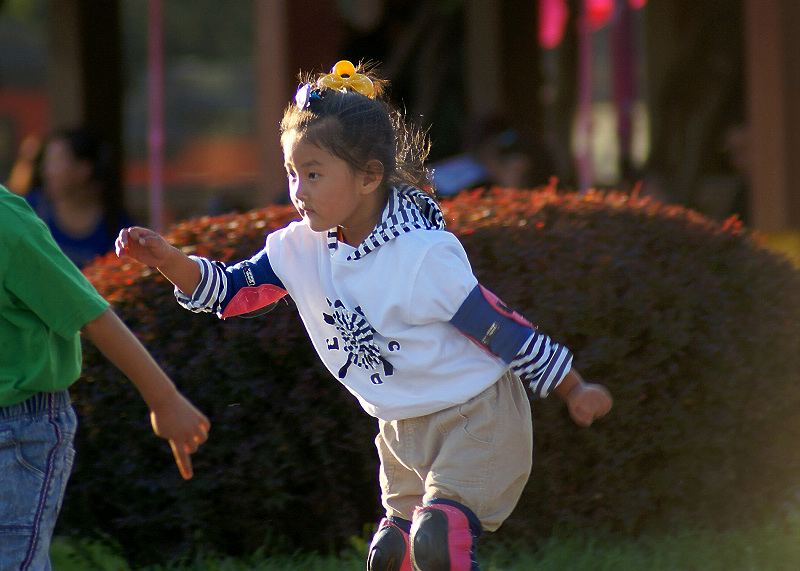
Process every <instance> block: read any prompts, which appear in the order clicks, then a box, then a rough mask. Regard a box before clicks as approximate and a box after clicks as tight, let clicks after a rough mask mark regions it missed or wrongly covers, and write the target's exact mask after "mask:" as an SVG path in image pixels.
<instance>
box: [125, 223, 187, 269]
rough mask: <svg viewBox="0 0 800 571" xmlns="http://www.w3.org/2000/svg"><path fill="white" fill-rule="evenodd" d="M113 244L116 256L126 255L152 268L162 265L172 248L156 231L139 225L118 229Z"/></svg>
mask: <svg viewBox="0 0 800 571" xmlns="http://www.w3.org/2000/svg"><path fill="white" fill-rule="evenodd" d="M115 246H116V251H117V256H118V257H120V258H122V257H123V256H127V257H129V258H132V259H134V260H136V261H137V262H139V263H142V264H145V265H147V266H151V267H154V268H158V267H160V266H163V265H164V264H165V263H166V262H167V259H168V257H169V255H170V254H171V251H172V249H173V248H172V246H170V245H169V244H168V243H167V241H166V240H164V238H162V237H161V236H160V235H158V234H157V233H156V232H153V231H152V230H148V229H147V228H141V227H139V226H133V227H131V228H123V229H122V230H120V231H119V236H117V240H116V243H115Z"/></svg>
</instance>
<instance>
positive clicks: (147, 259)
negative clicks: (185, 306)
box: [116, 226, 200, 295]
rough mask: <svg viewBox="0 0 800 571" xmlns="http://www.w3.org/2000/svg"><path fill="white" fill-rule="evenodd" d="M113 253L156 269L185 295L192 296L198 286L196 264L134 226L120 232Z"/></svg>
mask: <svg viewBox="0 0 800 571" xmlns="http://www.w3.org/2000/svg"><path fill="white" fill-rule="evenodd" d="M116 250H117V256H119V257H123V256H127V257H129V258H132V259H134V260H136V261H137V262H140V263H142V264H145V265H147V266H151V267H153V268H156V269H158V271H159V272H161V273H162V274H163V275H164V277H165V278H167V279H168V280H169V281H170V282H172V283H173V284H174V285H175V286H177V287H178V289H180V290H181V291H182V292H183V293H185V294H186V295H192V293H193V292H194V290H195V288H197V285H198V284H199V283H200V268H199V267H198V265H197V263H196V262H194V261H193V260H192V259H191V258H189V256H187V255H186V254H184V253H183V252H181V251H180V250H178V249H177V248H176V247H174V246H172V245H170V244H169V243H167V241H166V240H164V238H162V237H161V236H160V235H159V234H157V233H156V232H153V231H152V230H148V229H147V228H141V227H139V226H133V227H131V228H123V229H122V230H120V233H119V236H118V237H117V241H116Z"/></svg>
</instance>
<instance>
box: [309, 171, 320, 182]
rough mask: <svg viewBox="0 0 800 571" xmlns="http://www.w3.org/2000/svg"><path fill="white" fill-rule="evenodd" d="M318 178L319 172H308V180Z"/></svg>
mask: <svg viewBox="0 0 800 571" xmlns="http://www.w3.org/2000/svg"><path fill="white" fill-rule="evenodd" d="M318 178H319V173H317V172H310V173H308V180H317V179H318Z"/></svg>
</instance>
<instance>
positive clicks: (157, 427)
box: [150, 391, 211, 480]
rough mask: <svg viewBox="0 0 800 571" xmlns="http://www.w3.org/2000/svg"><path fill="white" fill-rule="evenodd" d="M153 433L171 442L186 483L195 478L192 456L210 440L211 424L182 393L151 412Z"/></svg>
mask: <svg viewBox="0 0 800 571" xmlns="http://www.w3.org/2000/svg"><path fill="white" fill-rule="evenodd" d="M150 422H151V424H152V425H153V432H155V433H156V436H160V437H161V438H164V439H166V440H168V441H169V445H170V448H172V454H173V455H174V456H175V463H176V464H177V465H178V469H179V470H180V472H181V476H183V478H184V479H185V480H188V479H189V478H191V477H192V460H191V458H190V455H191V454H194V453H195V452H197V449H198V448H199V447H200V445H201V444H202V443H203V442H205V441H206V440H207V439H208V431H209V429H210V428H211V423H210V422H209V420H208V418H206V416H205V415H204V414H203V413H202V412H200V411H199V410H197V409H196V408H195V407H194V405H193V404H192V403H190V402H189V401H188V400H187V399H186V397H184V396H183V395H181V394H180V393H179V392H177V391H176V392H175V393H173V396H172V397H171V398H170V400H167V401H166V402H164V403H160V404H159V405H158V407H154V408H153V409H152V410H151V411H150Z"/></svg>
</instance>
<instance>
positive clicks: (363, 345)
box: [322, 298, 400, 385]
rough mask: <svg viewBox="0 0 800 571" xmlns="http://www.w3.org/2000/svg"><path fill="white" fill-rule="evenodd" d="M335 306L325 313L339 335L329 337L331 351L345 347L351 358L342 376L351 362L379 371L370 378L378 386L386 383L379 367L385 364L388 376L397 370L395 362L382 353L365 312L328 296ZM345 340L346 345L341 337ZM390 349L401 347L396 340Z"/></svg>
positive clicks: (329, 301) (331, 305)
mask: <svg viewBox="0 0 800 571" xmlns="http://www.w3.org/2000/svg"><path fill="white" fill-rule="evenodd" d="M325 301H327V302H328V306H329V307H330V308H331V313H324V312H323V314H322V318H323V319H324V320H325V323H327V324H329V325H333V326H334V327H336V331H337V332H338V333H339V337H333V338H332V339H328V350H330V351H337V350H339V349H343V350H344V351H345V352H346V353H347V361H346V362H345V364H344V365H342V367H341V368H340V369H339V378H340V379H344V378H345V377H346V376H347V370H348V369H349V368H350V365H356V366H357V367H361V368H362V369H367V370H368V371H376V372H375V373H374V374H373V375H372V376H371V377H370V378H371V379H372V383H373V384H375V385H380V384H383V378H382V377H381V374H380V372H379V371H378V367H380V366H381V365H382V366H383V374H384V375H386V376H387V377H388V376H390V375H392V374H393V373H394V367H393V366H392V364H391V363H390V362H389V361H387V360H386V359H384V358H383V357H382V356H381V350H380V347H378V344H377V343H375V330H374V329H373V328H372V326H371V325H370V324H369V322H368V321H367V319H366V317H365V316H364V314H363V313H362V310H361V307H360V306H357V307H356V308H355V311H354V312H352V313H351V312H350V311H348V310H347V308H346V307H345V306H344V304H343V303H342V302H341V301H340V300H338V299H337V300H336V301H335V302H333V303H331V300H329V299H327V298H326V299H325ZM340 338H341V340H342V345H343V346H342V347H340V346H339V339H340ZM389 347H390V350H398V349H400V345H399V344H398V343H397V342H396V341H392V342H390V343H389Z"/></svg>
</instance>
